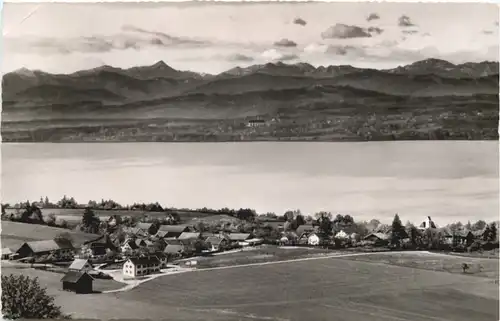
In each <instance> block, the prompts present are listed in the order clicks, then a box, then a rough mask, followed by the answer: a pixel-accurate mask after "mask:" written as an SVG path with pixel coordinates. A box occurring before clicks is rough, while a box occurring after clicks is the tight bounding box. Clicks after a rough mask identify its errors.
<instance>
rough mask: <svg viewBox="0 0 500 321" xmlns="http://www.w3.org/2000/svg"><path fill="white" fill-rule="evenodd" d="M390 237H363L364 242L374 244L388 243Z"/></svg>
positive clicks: (371, 234) (369, 235) (374, 234)
mask: <svg viewBox="0 0 500 321" xmlns="http://www.w3.org/2000/svg"><path fill="white" fill-rule="evenodd" d="M389 239H390V235H389V234H386V233H370V234H368V235H367V236H365V237H364V240H365V241H369V242H373V243H375V244H387V243H389Z"/></svg>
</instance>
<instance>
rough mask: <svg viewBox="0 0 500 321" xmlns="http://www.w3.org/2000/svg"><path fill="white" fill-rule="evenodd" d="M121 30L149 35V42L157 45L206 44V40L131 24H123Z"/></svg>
mask: <svg viewBox="0 0 500 321" xmlns="http://www.w3.org/2000/svg"><path fill="white" fill-rule="evenodd" d="M122 30H123V31H128V32H135V33H138V34H142V35H146V36H150V37H151V38H150V42H151V43H154V44H158V45H182V44H191V45H204V44H208V42H207V41H202V40H195V39H190V38H186V37H175V36H171V35H169V34H166V33H163V32H159V31H150V30H145V29H142V28H138V27H135V26H132V25H125V26H123V27H122Z"/></svg>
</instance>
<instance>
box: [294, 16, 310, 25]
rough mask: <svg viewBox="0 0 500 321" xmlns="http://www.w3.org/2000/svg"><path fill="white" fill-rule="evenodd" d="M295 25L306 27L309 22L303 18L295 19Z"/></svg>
mask: <svg viewBox="0 0 500 321" xmlns="http://www.w3.org/2000/svg"><path fill="white" fill-rule="evenodd" d="M293 23H294V24H296V25H301V26H305V25H306V24H307V22H306V21H305V20H304V19H301V18H295V19H294V20H293Z"/></svg>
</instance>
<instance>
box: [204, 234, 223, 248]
mask: <svg viewBox="0 0 500 321" xmlns="http://www.w3.org/2000/svg"><path fill="white" fill-rule="evenodd" d="M205 242H206V243H207V244H208V246H209V249H210V251H219V250H221V249H223V248H224V247H225V246H227V245H228V244H229V242H228V240H227V239H226V238H225V237H221V236H209V237H207V239H206V240H205Z"/></svg>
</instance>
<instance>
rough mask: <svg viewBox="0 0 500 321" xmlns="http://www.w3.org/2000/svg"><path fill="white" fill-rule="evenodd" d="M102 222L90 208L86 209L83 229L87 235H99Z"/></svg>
mask: <svg viewBox="0 0 500 321" xmlns="http://www.w3.org/2000/svg"><path fill="white" fill-rule="evenodd" d="M100 223H101V220H99V218H98V217H97V216H96V215H95V213H94V211H92V209H90V208H89V207H86V208H85V211H84V212H83V216H82V228H83V230H84V231H85V232H87V233H97V232H98V231H99V225H100Z"/></svg>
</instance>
